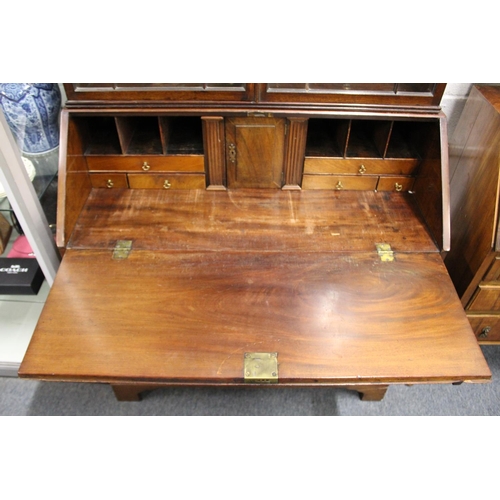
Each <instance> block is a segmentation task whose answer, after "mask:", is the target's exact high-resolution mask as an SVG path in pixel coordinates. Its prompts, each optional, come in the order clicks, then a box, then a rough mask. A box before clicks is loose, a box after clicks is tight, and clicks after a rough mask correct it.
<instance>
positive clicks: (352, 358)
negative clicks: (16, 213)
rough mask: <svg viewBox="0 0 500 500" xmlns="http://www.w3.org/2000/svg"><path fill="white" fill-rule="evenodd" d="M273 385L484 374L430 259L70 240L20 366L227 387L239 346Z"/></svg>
mask: <svg viewBox="0 0 500 500" xmlns="http://www.w3.org/2000/svg"><path fill="white" fill-rule="evenodd" d="M247 351H248V352H278V361H279V380H280V382H281V383H290V384H294V383H297V384H300V383H309V384H310V383H314V384H336V383H337V384H339V383H344V384H362V383H397V382H408V383H410V382H437V381H439V382H444V381H450V382H451V381H458V380H486V379H487V378H488V377H489V376H490V374H489V369H488V367H487V365H486V363H485V361H484V358H483V356H482V354H481V352H480V349H479V347H478V345H477V342H476V339H475V337H474V335H473V333H472V330H471V327H470V325H469V323H468V321H467V319H466V317H465V313H464V311H463V309H462V307H461V304H460V301H459V300H458V297H457V296H456V293H455V291H454V289H453V286H452V284H451V281H450V279H449V277H448V275H447V273H446V270H445V268H444V265H443V264H442V262H441V260H440V257H439V255H438V254H436V253H428V254H405V253H401V254H396V258H395V261H394V262H382V261H381V260H380V258H379V257H378V255H377V254H376V252H371V253H369V252H359V253H355V254H353V253H336V254H331V253H325V252H315V253H305V252H304V253H300V254H297V253H294V252H291V253H290V252H271V253H259V252H251V253H244V252H195V253H180V252H178V253H171V252H158V251H155V252H151V251H141V250H136V251H134V250H133V251H132V253H131V254H130V256H129V258H128V259H126V260H121V261H118V260H113V259H112V258H111V252H110V251H108V250H101V251H99V250H68V251H67V252H66V255H65V257H64V261H63V263H62V265H61V268H60V271H59V273H58V274H57V278H56V284H55V286H54V287H53V289H52V291H51V293H50V296H49V298H48V300H47V303H46V306H45V308H44V310H43V313H42V316H41V318H40V322H39V324H38V327H37V330H36V332H35V334H34V336H33V340H32V342H31V344H30V346H29V349H28V352H27V354H26V357H25V359H24V361H23V364H22V366H21V370H20V372H19V373H20V375H21V376H24V377H37V378H38V377H40V378H46V379H55V380H80V381H102V382H106V381H108V382H120V381H129V382H130V381H131V382H141V381H156V382H165V383H168V382H183V383H188V384H189V383H191V384H195V383H198V382H203V383H214V384H216V383H231V382H240V383H241V382H242V381H243V357H244V353H245V352H247Z"/></svg>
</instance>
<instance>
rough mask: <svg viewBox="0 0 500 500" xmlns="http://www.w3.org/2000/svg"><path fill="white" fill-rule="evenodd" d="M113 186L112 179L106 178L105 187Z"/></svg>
mask: <svg viewBox="0 0 500 500" xmlns="http://www.w3.org/2000/svg"><path fill="white" fill-rule="evenodd" d="M113 186H114V183H113V181H112V180H111V179H108V181H107V182H106V187H107V188H109V189H111V188H112V187H113Z"/></svg>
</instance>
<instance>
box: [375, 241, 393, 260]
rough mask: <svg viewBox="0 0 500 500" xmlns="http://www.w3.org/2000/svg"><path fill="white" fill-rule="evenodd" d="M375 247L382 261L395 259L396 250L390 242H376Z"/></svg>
mask: <svg viewBox="0 0 500 500" xmlns="http://www.w3.org/2000/svg"><path fill="white" fill-rule="evenodd" d="M375 247H376V248H377V253H378V255H379V257H380V260H381V261H382V262H392V261H393V260H394V252H393V251H392V248H391V245H389V244H388V243H375Z"/></svg>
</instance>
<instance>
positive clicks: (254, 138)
mask: <svg viewBox="0 0 500 500" xmlns="http://www.w3.org/2000/svg"><path fill="white" fill-rule="evenodd" d="M226 148H227V149H228V151H227V153H226V161H227V185H228V188H233V189H234V188H281V186H282V184H283V166H284V154H285V120H284V119H282V118H260V117H257V118H254V117H246V118H230V119H228V120H226Z"/></svg>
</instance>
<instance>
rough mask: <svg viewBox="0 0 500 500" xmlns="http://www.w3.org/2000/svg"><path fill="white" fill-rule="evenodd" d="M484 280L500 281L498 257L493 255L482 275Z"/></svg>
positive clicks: (499, 261)
mask: <svg viewBox="0 0 500 500" xmlns="http://www.w3.org/2000/svg"><path fill="white" fill-rule="evenodd" d="M484 281H500V257H495V260H494V261H493V263H492V264H491V266H490V268H489V269H488V271H487V272H486V274H485V275H484Z"/></svg>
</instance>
